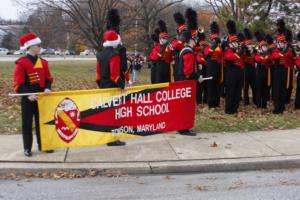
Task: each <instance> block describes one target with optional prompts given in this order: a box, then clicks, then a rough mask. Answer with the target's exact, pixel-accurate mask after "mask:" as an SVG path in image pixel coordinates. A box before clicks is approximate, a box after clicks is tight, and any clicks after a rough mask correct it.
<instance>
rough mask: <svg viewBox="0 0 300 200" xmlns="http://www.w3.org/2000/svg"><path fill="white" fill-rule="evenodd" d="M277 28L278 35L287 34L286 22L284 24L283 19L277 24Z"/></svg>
mask: <svg viewBox="0 0 300 200" xmlns="http://www.w3.org/2000/svg"><path fill="white" fill-rule="evenodd" d="M276 26H277V31H278V34H284V33H285V22H284V20H283V19H278V20H277V23H276Z"/></svg>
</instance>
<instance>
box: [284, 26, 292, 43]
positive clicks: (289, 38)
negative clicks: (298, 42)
mask: <svg viewBox="0 0 300 200" xmlns="http://www.w3.org/2000/svg"><path fill="white" fill-rule="evenodd" d="M285 40H286V41H287V42H289V43H291V42H293V33H292V31H291V30H290V29H286V31H285Z"/></svg>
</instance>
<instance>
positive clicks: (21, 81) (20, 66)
mask: <svg viewBox="0 0 300 200" xmlns="http://www.w3.org/2000/svg"><path fill="white" fill-rule="evenodd" d="M40 45H41V40H40V38H38V37H37V36H36V35H35V34H33V33H28V34H26V35H24V36H22V37H21V39H20V46H21V50H28V54H27V55H26V56H24V57H21V58H19V59H18V60H17V61H16V67H15V71H14V90H15V92H17V93H38V92H44V93H45V94H46V95H48V94H50V92H51V84H52V80H53V78H52V76H51V73H50V70H49V67H48V62H47V61H46V60H44V59H42V58H40V57H39V56H38V54H39V53H40V50H41V47H40ZM21 110H22V135H23V146H24V155H25V156H27V157H30V156H32V152H31V150H32V142H33V137H32V122H33V118H34V122H35V131H36V136H37V143H38V148H39V150H41V139H40V128H39V127H40V126H39V111H38V104H37V96H36V95H34V94H33V95H30V96H23V97H22V99H21ZM46 152H47V153H52V152H53V151H52V150H51V151H46Z"/></svg>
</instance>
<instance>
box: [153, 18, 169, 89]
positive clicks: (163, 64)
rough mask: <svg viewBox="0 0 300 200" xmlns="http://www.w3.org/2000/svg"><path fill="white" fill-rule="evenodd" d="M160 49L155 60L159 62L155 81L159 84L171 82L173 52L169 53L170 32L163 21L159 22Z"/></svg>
mask: <svg viewBox="0 0 300 200" xmlns="http://www.w3.org/2000/svg"><path fill="white" fill-rule="evenodd" d="M158 26H159V47H158V48H157V51H156V52H155V55H154V56H155V57H156V58H155V59H156V60H157V68H156V75H155V77H156V78H155V79H156V80H157V83H166V82H171V59H172V52H171V51H167V47H168V45H169V42H168V37H169V35H168V31H167V26H166V23H165V22H164V21H163V20H159V22H158Z"/></svg>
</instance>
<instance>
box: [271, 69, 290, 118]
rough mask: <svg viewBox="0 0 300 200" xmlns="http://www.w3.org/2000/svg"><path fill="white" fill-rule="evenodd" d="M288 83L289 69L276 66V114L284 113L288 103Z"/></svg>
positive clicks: (274, 83) (274, 86)
mask: <svg viewBox="0 0 300 200" xmlns="http://www.w3.org/2000/svg"><path fill="white" fill-rule="evenodd" d="M286 81H287V69H286V68H285V67H284V66H283V65H276V66H275V67H274V80H273V92H274V110H273V112H274V113H277V114H278V113H283V111H284V109H285V102H286V91H287V90H286Z"/></svg>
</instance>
